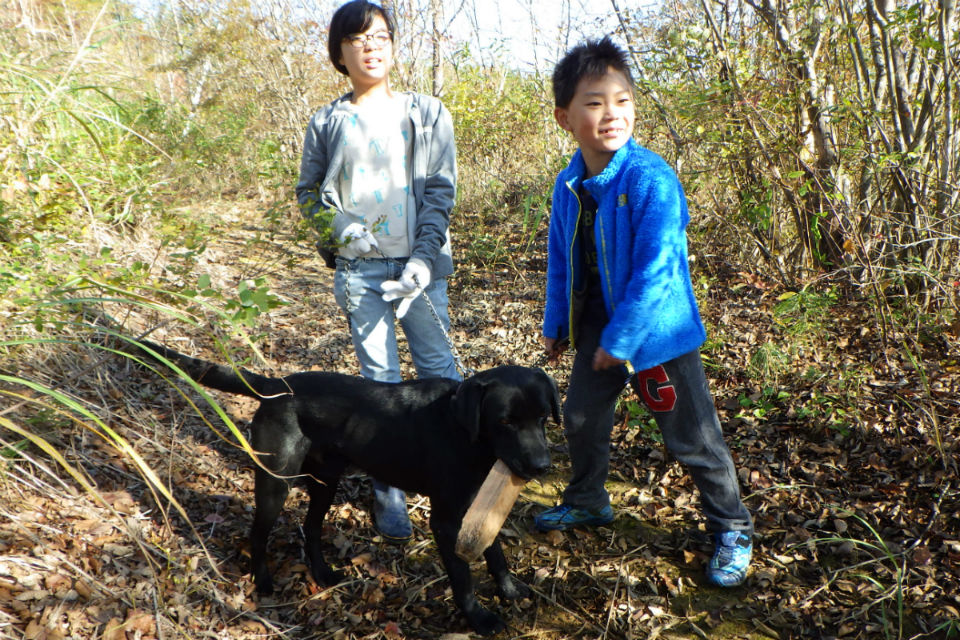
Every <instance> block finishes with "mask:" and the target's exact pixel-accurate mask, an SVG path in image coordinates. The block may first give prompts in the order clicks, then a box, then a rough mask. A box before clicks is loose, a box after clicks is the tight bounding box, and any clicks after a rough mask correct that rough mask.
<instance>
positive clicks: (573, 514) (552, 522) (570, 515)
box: [533, 504, 613, 531]
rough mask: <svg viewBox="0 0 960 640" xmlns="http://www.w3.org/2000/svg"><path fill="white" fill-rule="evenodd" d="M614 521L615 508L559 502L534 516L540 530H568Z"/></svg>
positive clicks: (536, 525) (534, 521)
mask: <svg viewBox="0 0 960 640" xmlns="http://www.w3.org/2000/svg"><path fill="white" fill-rule="evenodd" d="M611 522H613V508H611V507H610V505H606V506H605V507H603V508H602V509H580V508H579V507H574V506H573V505H569V504H558V505H557V506H555V507H554V508H552V509H547V510H546V511H544V512H543V513H540V514H538V515H536V516H534V517H533V524H534V526H535V527H536V528H537V530H538V531H566V530H567V529H572V528H573V527H597V526H600V525H604V524H610V523H611Z"/></svg>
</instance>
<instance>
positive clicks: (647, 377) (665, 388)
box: [637, 366, 677, 413]
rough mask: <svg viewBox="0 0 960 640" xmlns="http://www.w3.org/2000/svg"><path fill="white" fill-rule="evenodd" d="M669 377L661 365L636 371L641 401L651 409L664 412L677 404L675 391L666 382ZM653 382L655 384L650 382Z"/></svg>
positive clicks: (671, 409)
mask: <svg viewBox="0 0 960 640" xmlns="http://www.w3.org/2000/svg"><path fill="white" fill-rule="evenodd" d="M669 380H670V378H669V377H668V376H667V372H666V370H665V369H664V368H663V367H662V366H657V367H653V368H652V369H647V370H646V371H640V372H638V373H637V382H638V383H639V384H638V385H637V386H639V387H640V394H641V395H642V396H643V401H644V402H645V403H646V405H647V406H648V407H650V410H651V411H659V412H661V413H666V412H667V411H673V408H674V407H675V406H676V405H677V391H676V389H674V387H673V385H672V384H666V383H667V382H668V381H669ZM651 383H655V384H651Z"/></svg>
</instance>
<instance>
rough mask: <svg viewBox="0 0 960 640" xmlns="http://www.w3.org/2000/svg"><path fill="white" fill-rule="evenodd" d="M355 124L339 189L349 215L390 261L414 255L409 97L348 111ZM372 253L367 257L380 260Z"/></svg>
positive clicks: (349, 135)
mask: <svg viewBox="0 0 960 640" xmlns="http://www.w3.org/2000/svg"><path fill="white" fill-rule="evenodd" d="M347 108H348V109H349V110H350V112H351V116H352V117H351V118H350V120H349V121H348V123H347V129H346V136H345V139H344V145H345V147H346V148H345V149H344V158H345V160H344V163H343V171H342V172H341V173H340V179H339V183H338V188H339V191H340V202H341V203H342V205H343V208H344V211H345V213H347V214H348V215H349V216H350V217H352V218H354V219H355V221H356V222H361V223H362V224H364V225H366V227H367V228H368V229H369V230H370V231H371V233H373V235H374V236H376V238H377V241H378V243H379V245H380V251H381V252H382V253H383V255H384V256H386V257H388V258H406V257H408V256H409V255H410V238H409V237H408V235H407V233H408V232H407V229H408V227H407V216H408V215H410V213H411V212H412V211H413V210H414V205H413V203H412V194H411V193H410V181H411V175H410V169H411V162H410V154H411V153H412V150H413V140H412V138H413V124H412V123H411V122H410V116H409V111H410V97H409V96H407V95H405V94H400V95H397V96H395V97H393V98H391V99H390V100H386V101H382V102H379V101H378V102H377V103H375V104H371V105H369V106H368V105H364V104H361V105H355V104H350V105H347ZM379 256H380V254H379V253H378V252H377V251H376V249H371V251H370V253H368V254H367V255H366V256H364V257H379Z"/></svg>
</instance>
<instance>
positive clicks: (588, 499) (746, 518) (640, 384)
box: [563, 318, 753, 535]
mask: <svg viewBox="0 0 960 640" xmlns="http://www.w3.org/2000/svg"><path fill="white" fill-rule="evenodd" d="M584 320H585V322H584V324H583V325H582V326H581V327H580V328H579V331H578V336H577V352H576V354H575V356H574V361H573V370H572V371H571V374H570V384H569V387H568V389H567V397H566V402H565V403H564V411H563V418H564V430H565V432H566V437H567V444H568V446H569V450H570V461H571V463H572V467H573V475H572V478H571V480H570V484H569V485H568V486H567V488H566V490H565V491H564V494H563V501H564V502H565V503H567V504H570V505H572V506H575V507H581V508H588V509H598V508H603V507H605V506H606V505H607V504H609V502H610V495H609V494H608V493H607V490H606V489H605V488H604V483H605V482H606V480H607V472H608V469H609V466H610V432H611V430H612V429H613V416H614V409H615V406H616V401H617V397H618V396H619V395H620V392H621V391H622V390H623V388H624V386H625V385H626V382H627V373H626V369H625V367H611V368H610V369H606V370H604V371H594V370H593V368H592V361H593V354H594V352H595V351H596V349H597V345H598V343H599V339H600V332H601V330H602V325H599V324H598V323H596V322H590V321H589V320H588V319H587V318H584ZM631 383H632V384H633V385H634V387H635V388H636V389H637V390H638V393H639V394H640V396H641V398H643V400H644V402H645V403H646V405H647V406H648V407H649V408H650V409H651V411H653V413H654V417H655V419H656V421H657V425H658V426H659V427H660V431H661V433H662V434H663V441H664V444H665V445H666V447H667V450H668V451H669V452H670V453H671V455H673V457H674V458H676V459H677V460H678V461H679V462H680V463H681V464H682V465H684V467H685V468H686V469H687V471H688V472H689V473H690V475H691V477H692V478H693V481H694V483H695V484H696V486H697V489H698V490H699V491H700V501H701V507H702V509H703V514H704V516H705V517H706V520H707V530H708V531H710V532H718V531H728V530H737V531H744V532H746V533H747V534H748V535H752V534H753V521H752V519H751V517H750V513H749V512H748V511H747V508H746V506H745V505H744V504H743V501H742V500H741V498H740V487H739V484H738V482H737V475H736V471H735V469H734V465H733V458H732V457H731V455H730V449H729V448H728V447H727V443H726V442H725V441H724V439H723V432H722V431H721V429H720V421H719V419H718V417H717V411H716V408H715V407H714V406H713V398H712V396H711V395H710V390H709V388H708V385H707V378H706V375H705V374H704V371H703V363H702V361H701V360H700V352H699V350H694V351H691V352H690V353H687V354H684V355H682V356H680V357H678V358H675V359H673V360H670V361H669V362H665V363H664V364H662V365H660V366H658V367H654V368H653V369H648V370H646V371H641V372H638V373H637V374H636V376H634V377H633V378H631Z"/></svg>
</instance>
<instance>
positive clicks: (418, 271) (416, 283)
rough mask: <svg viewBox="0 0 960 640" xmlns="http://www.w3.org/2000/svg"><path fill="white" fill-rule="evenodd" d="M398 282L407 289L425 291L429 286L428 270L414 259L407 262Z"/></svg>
mask: <svg viewBox="0 0 960 640" xmlns="http://www.w3.org/2000/svg"><path fill="white" fill-rule="evenodd" d="M400 282H402V283H403V284H404V286H406V287H407V288H409V289H416V288H417V287H419V288H420V289H426V288H427V285H428V284H430V268H429V267H428V266H427V265H426V264H424V263H423V262H421V261H420V260H418V259H416V258H411V259H410V260H407V264H406V265H405V266H404V267H403V273H402V274H400Z"/></svg>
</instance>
